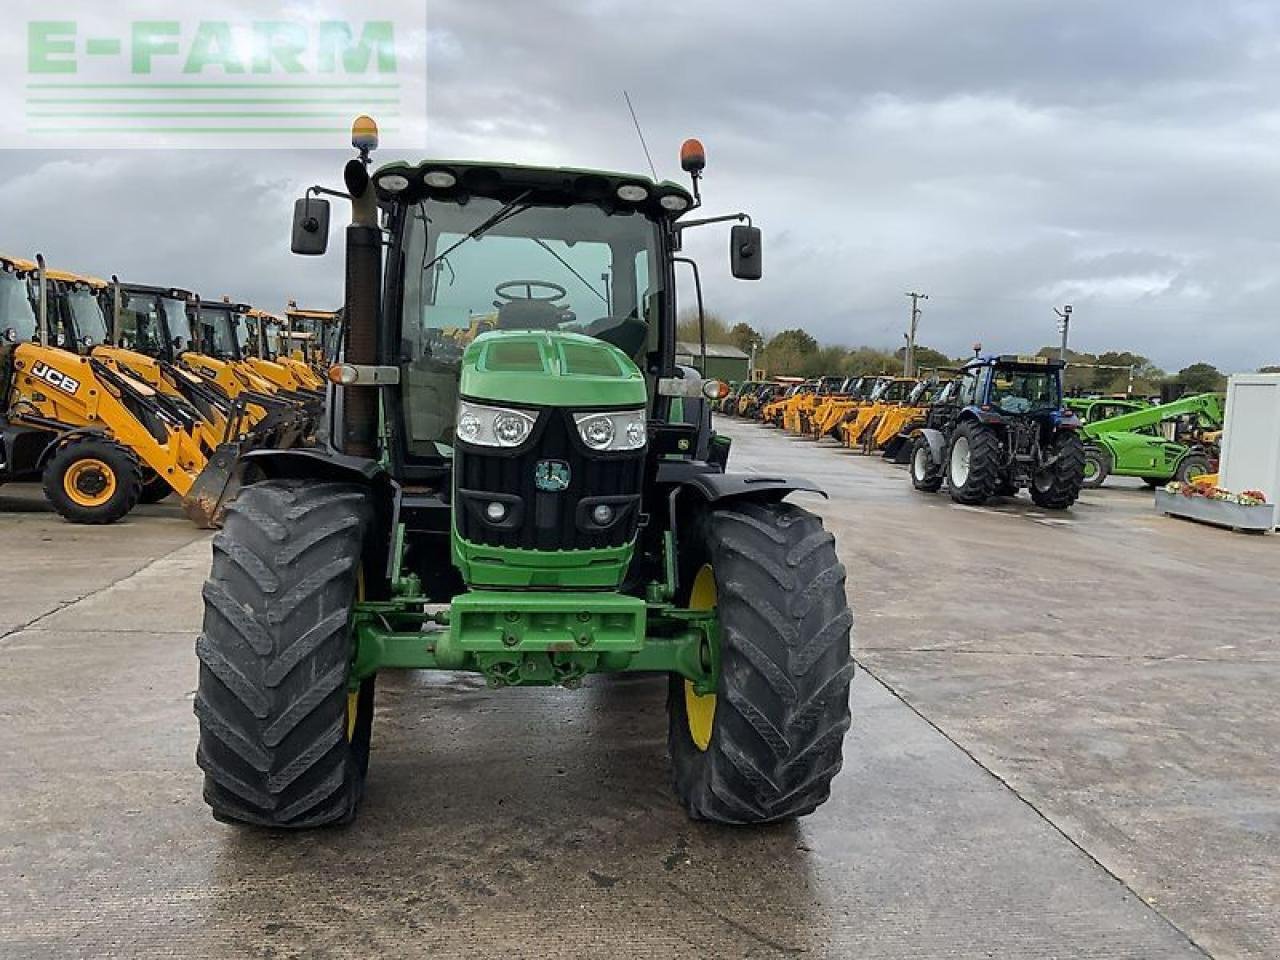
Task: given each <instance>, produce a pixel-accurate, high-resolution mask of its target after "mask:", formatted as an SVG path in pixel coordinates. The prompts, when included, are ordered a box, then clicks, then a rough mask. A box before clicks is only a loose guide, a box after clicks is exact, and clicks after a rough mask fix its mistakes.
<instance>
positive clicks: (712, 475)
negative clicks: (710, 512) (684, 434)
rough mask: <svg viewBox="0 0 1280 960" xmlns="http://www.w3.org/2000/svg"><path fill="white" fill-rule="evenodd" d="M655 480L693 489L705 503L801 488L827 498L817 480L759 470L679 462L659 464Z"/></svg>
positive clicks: (770, 496) (773, 497)
mask: <svg viewBox="0 0 1280 960" xmlns="http://www.w3.org/2000/svg"><path fill="white" fill-rule="evenodd" d="M657 481H658V483H660V484H663V485H668V486H673V487H678V488H682V489H690V490H693V491H694V492H696V493H697V494H698V495H699V496H701V497H702V498H703V499H704V500H705V501H706V502H707V503H719V502H720V501H722V500H733V499H738V498H742V497H748V498H751V499H755V500H768V501H777V500H781V499H783V498H784V497H786V496H787V495H788V494H791V493H797V492H800V491H803V492H806V493H816V494H818V495H819V496H821V497H824V498H827V499H829V498H828V497H827V491H825V490H823V489H822V488H821V487H820V486H818V485H817V484H816V483H813V482H811V481H809V480H803V479H801V478H799V477H782V476H773V475H769V474H760V473H720V472H719V471H714V470H705V469H696V468H695V467H694V465H693V464H690V463H688V462H684V463H681V462H680V461H669V462H666V463H662V464H660V465H659V466H658V477H657Z"/></svg>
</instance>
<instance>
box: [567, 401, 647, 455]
mask: <svg viewBox="0 0 1280 960" xmlns="http://www.w3.org/2000/svg"><path fill="white" fill-rule="evenodd" d="M573 422H574V423H575V424H577V426H578V436H580V437H582V442H583V443H585V444H586V445H587V446H588V447H590V448H591V449H592V450H639V449H640V448H641V447H643V446H644V444H645V440H646V438H647V432H646V430H645V422H644V411H643V410H625V411H622V412H621V413H575V414H574V415H573Z"/></svg>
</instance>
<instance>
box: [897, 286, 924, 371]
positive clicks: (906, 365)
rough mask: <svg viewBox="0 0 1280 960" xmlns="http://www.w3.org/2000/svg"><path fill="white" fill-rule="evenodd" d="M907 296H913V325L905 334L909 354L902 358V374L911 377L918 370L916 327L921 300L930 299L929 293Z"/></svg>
mask: <svg viewBox="0 0 1280 960" xmlns="http://www.w3.org/2000/svg"><path fill="white" fill-rule="evenodd" d="M906 296H908V297H910V298H911V327H910V332H909V333H907V334H906V335H905V338H906V341H907V354H906V356H905V357H903V358H902V375H903V376H904V377H910V376H914V375H915V371H916V328H917V327H919V326H920V301H921V300H928V299H929V295H928V294H927V293H914V292H912V293H908V294H906Z"/></svg>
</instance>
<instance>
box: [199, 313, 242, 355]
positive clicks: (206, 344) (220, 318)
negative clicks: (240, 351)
mask: <svg viewBox="0 0 1280 960" xmlns="http://www.w3.org/2000/svg"><path fill="white" fill-rule="evenodd" d="M234 326H235V324H234V323H233V322H232V319H231V314H230V313H228V312H227V311H226V310H207V309H206V310H201V311H200V343H201V352H202V353H206V354H208V355H209V356H211V357H220V358H223V359H231V358H233V357H235V356H236V340H235V334H234V333H233V328H234Z"/></svg>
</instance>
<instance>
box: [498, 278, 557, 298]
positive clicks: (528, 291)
mask: <svg viewBox="0 0 1280 960" xmlns="http://www.w3.org/2000/svg"><path fill="white" fill-rule="evenodd" d="M512 287H515V288H516V289H519V288H520V287H523V288H524V296H523V297H521V296H517V295H516V294H514V293H507V290H508V289H510V288H512ZM534 287H537V288H539V289H541V290H551V291H553V292H552V294H551V296H549V297H535V296H534V295H533V288H534ZM493 292H494V293H496V294H497V295H498V296H499V297H501V298H502V299H503V300H506V301H508V302H510V301H512V300H532V301H534V302H535V303H552V302H554V301H556V300H559V299H560V298H561V297H564V296H568V294H569V291H568V290H566V289H565V288H564V287H562V286H560V284H558V283H550V282H548V281H546V280H508V281H507V282H506V283H500V284H498V285H497V286H496V287H494V288H493Z"/></svg>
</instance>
